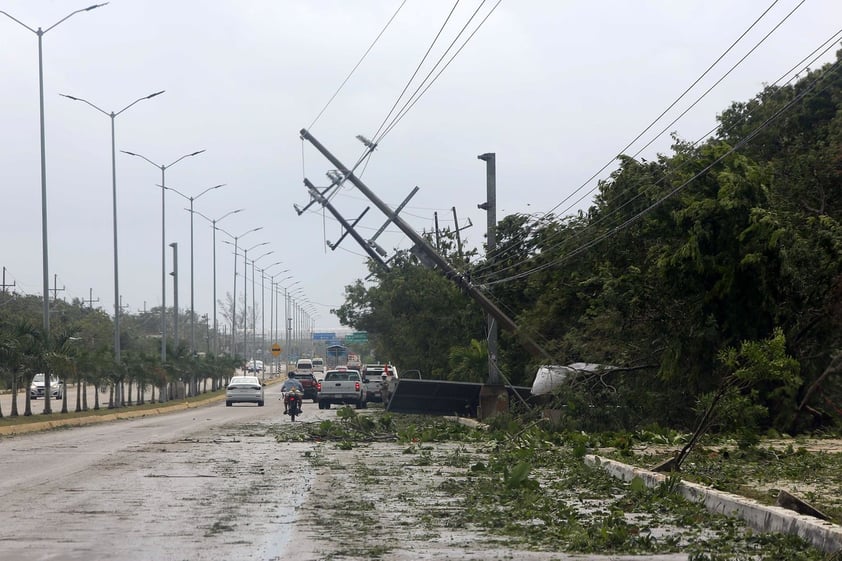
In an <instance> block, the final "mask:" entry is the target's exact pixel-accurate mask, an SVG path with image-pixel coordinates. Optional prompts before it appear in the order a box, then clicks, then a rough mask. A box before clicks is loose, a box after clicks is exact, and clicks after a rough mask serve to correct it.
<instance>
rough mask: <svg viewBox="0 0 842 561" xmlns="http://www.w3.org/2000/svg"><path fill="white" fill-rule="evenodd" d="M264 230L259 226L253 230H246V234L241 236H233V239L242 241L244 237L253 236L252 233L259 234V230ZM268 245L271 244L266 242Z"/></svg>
mask: <svg viewBox="0 0 842 561" xmlns="http://www.w3.org/2000/svg"><path fill="white" fill-rule="evenodd" d="M262 229H263V226H258V227H257V228H252V229H251V230H246V231H245V232H243V233H242V234H240V235H239V236H231V237H232V238H234V239H240V238H242V237H243V236H246V235H248V234H251V233H252V232H257V231H258V230H262ZM266 243H269V242H266Z"/></svg>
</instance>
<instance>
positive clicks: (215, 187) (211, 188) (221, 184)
mask: <svg viewBox="0 0 842 561" xmlns="http://www.w3.org/2000/svg"><path fill="white" fill-rule="evenodd" d="M225 185H226V184H225V183H220V184H219V185H214V186H213V187H208V188H207V189H205V190H204V191H202V192H201V193H199V194H198V195H196V196H195V197H193V200H194V201H195V200H196V199H198V198H199V197H201V196H202V195H204V194H205V193H207V192H208V191H213V190H214V189H219V188H220V187H225Z"/></svg>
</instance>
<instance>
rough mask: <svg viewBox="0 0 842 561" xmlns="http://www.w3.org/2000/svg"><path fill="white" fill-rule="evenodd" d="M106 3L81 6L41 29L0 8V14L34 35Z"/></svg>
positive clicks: (41, 33)
mask: <svg viewBox="0 0 842 561" xmlns="http://www.w3.org/2000/svg"><path fill="white" fill-rule="evenodd" d="M106 4H108V2H105V3H103V4H94V5H93V6H88V7H87V8H82V9H79V10H76V11H75V12H70V13H69V14H67V15H66V16H64V17H63V18H61V19H60V20H58V21H57V22H55V23H54V24H53V25H51V26H50V27H48V28H47V29H44V30H43V31H42V30H41V29H40V28H38V29H32V28H31V27H29V26H28V25H26V24H25V23H23V22H22V21H20V20H19V19H17V18H16V17H14V16H12V15H11V14H9V13H7V12H4V11H3V10H0V14H3V15H4V16H6V17H7V18H9V19H10V20H12V21H13V22H15V23H18V24H20V25H21V26H23V27H25V28H26V29H28V30H29V31H31V32H32V33H34V34H36V35H44V34H45V33H46V32H47V31H49V30H51V29H52V28H54V27H56V26H57V25H59V24H61V23H64V22H65V21H67V20H68V19H70V18H72V17H73V16H75V15H76V14H80V13H82V12H90V11H91V10H93V9H95V8H101V7H103V6H105V5H106Z"/></svg>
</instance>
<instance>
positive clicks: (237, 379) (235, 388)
mask: <svg viewBox="0 0 842 561" xmlns="http://www.w3.org/2000/svg"><path fill="white" fill-rule="evenodd" d="M235 403H256V404H257V405H258V407H263V384H261V383H260V380H259V379H258V378H257V376H234V377H233V378H231V381H230V382H229V383H228V387H227V388H226V389H225V405H226V407H231V406H232V405H234V404H235Z"/></svg>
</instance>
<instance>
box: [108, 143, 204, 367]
mask: <svg viewBox="0 0 842 561" xmlns="http://www.w3.org/2000/svg"><path fill="white" fill-rule="evenodd" d="M120 152H122V153H123V154H128V155H129V156H135V157H137V158H140V159H142V160H145V161H146V162H149V163H150V164H151V165H153V166H155V167H156V168H158V169H160V170H161V364H163V363H165V362H166V361H167V220H166V217H167V210H166V209H167V207H166V196H165V194H166V192H167V190H166V187H165V185H166V184H167V170H168V169H169V168H171V167H173V166H174V165H175V164H177V163H178V162H180V161H181V160H183V159H184V158H190V157H192V156H198V155H199V154H201V153H202V152H204V150H197V151H196V152H192V153H190V154H185V155H183V156H181V157H180V158H178V159H177V160H174V161H173V162H172V163H171V164H168V165H165V164H156V163H155V162H153V161H152V160H150V159H149V158H147V157H146V156H143V155H142V154H136V153H134V152H129V151H128V150H120Z"/></svg>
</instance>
